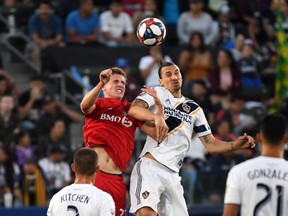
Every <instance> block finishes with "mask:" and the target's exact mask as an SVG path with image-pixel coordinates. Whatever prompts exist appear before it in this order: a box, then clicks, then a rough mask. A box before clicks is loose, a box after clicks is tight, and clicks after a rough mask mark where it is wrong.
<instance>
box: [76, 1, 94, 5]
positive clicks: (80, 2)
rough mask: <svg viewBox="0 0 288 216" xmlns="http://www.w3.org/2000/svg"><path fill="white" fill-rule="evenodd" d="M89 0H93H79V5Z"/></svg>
mask: <svg viewBox="0 0 288 216" xmlns="http://www.w3.org/2000/svg"><path fill="white" fill-rule="evenodd" d="M89 1H91V0H80V1H79V5H83V4H85V3H86V2H89ZM91 2H93V1H91Z"/></svg>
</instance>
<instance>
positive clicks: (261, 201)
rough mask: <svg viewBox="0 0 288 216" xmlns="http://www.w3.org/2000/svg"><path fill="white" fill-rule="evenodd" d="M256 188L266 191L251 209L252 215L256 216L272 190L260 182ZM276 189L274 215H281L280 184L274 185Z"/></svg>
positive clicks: (281, 192) (268, 198)
mask: <svg viewBox="0 0 288 216" xmlns="http://www.w3.org/2000/svg"><path fill="white" fill-rule="evenodd" d="M257 189H264V190H265V191H266V196H265V197H264V198H263V199H262V200H260V201H259V202H258V203H257V204H256V206H255V208H254V211H253V216H257V215H258V212H259V210H260V209H261V208H262V207H263V205H265V203H266V202H268V201H269V200H270V199H271V195H272V190H271V188H270V187H269V186H268V185H266V184H262V183H258V184H257ZM276 190H277V193H278V195H277V209H276V215H275V216H282V211H283V187H282V186H280V185H276Z"/></svg>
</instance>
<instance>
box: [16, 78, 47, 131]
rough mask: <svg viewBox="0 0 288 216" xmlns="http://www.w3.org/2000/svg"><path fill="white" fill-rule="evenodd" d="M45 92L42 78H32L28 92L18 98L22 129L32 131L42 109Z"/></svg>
mask: <svg viewBox="0 0 288 216" xmlns="http://www.w3.org/2000/svg"><path fill="white" fill-rule="evenodd" d="M46 94H47V92H46V90H45V83H44V78H43V77H41V76H34V77H32V78H31V80H30V88H29V90H27V91H25V92H23V93H22V94H20V96H19V103H18V105H19V109H18V111H19V117H20V119H22V121H23V122H22V127H23V129H27V130H34V129H35V124H36V122H37V120H38V119H39V117H40V113H41V112H42V109H43V102H44V97H45V95H46Z"/></svg>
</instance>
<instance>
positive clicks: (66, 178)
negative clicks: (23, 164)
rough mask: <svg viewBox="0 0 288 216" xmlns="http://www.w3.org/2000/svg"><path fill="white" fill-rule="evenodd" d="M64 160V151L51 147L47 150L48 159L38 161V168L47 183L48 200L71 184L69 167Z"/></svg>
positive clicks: (57, 147)
mask: <svg viewBox="0 0 288 216" xmlns="http://www.w3.org/2000/svg"><path fill="white" fill-rule="evenodd" d="M64 158H65V151H64V150H63V149H62V148H60V147H59V146H53V147H51V148H50V149H49V153H48V157H45V158H43V159H41V160H40V161H39V166H40V167H41V169H42V170H43V172H44V175H45V177H46V179H47V181H48V185H47V192H48V199H51V197H52V196H53V195H54V194H55V193H57V192H58V191H59V190H61V189H62V188H63V187H65V186H67V185H68V184H70V183H71V171H70V167H69V164H68V163H67V162H65V161H64Z"/></svg>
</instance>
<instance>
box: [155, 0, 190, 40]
mask: <svg viewBox="0 0 288 216" xmlns="http://www.w3.org/2000/svg"><path fill="white" fill-rule="evenodd" d="M188 1H189V0H182V1H178V0H157V1H156V3H157V9H158V10H159V15H160V16H161V17H163V20H164V21H165V26H166V30H167V34H166V38H165V43H166V44H171V45H177V44H178V36H177V31H176V29H177V22H178V18H179V16H180V14H181V13H182V12H184V11H186V10H187V8H188Z"/></svg>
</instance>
